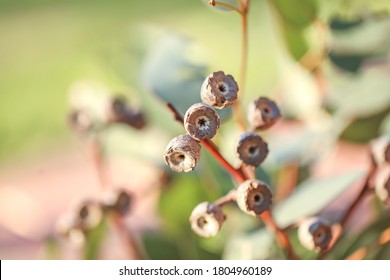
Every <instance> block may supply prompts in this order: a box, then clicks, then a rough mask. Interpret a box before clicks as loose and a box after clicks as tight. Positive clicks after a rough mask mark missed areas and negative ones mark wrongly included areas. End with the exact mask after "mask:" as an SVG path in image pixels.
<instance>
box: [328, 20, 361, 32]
mask: <svg viewBox="0 0 390 280" xmlns="http://www.w3.org/2000/svg"><path fill="white" fill-rule="evenodd" d="M362 23H363V20H362V19H361V18H358V19H343V18H340V17H334V18H332V19H331V20H330V24H329V27H330V28H331V29H332V30H334V31H342V30H348V29H350V28H354V27H357V26H359V25H360V24H362Z"/></svg>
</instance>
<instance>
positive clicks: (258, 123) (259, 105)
mask: <svg viewBox="0 0 390 280" xmlns="http://www.w3.org/2000/svg"><path fill="white" fill-rule="evenodd" d="M247 117H248V122H249V123H250V125H251V127H252V128H253V129H267V128H269V127H271V126H272V125H273V124H274V123H275V122H276V121H277V120H278V119H279V118H280V117H281V114H280V110H279V108H278V106H277V105H276V103H275V102H274V101H271V100H270V99H268V98H266V97H260V98H258V99H256V100H255V101H253V102H251V103H250V104H249V106H248V113H247Z"/></svg>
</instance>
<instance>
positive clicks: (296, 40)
mask: <svg viewBox="0 0 390 280" xmlns="http://www.w3.org/2000/svg"><path fill="white" fill-rule="evenodd" d="M282 28H283V30H282V32H283V35H284V40H285V43H286V46H287V49H288V51H289V52H290V54H291V55H292V56H293V58H294V59H295V60H297V61H298V60H300V59H301V58H302V56H303V55H304V54H305V53H307V51H308V50H309V45H308V43H307V40H306V38H305V34H304V30H303V29H297V28H295V27H293V26H291V25H289V24H284V25H283V26H282Z"/></svg>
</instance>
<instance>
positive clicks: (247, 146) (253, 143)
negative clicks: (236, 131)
mask: <svg viewBox="0 0 390 280" xmlns="http://www.w3.org/2000/svg"><path fill="white" fill-rule="evenodd" d="M237 154H238V157H239V158H240V159H241V160H242V162H243V163H245V164H247V165H251V166H255V167H257V166H259V165H260V164H261V163H262V162H263V161H264V160H265V158H266V157H267V155H268V144H267V143H266V142H265V141H264V140H263V138H261V136H260V135H258V134H256V133H254V132H252V131H248V132H245V133H244V134H242V135H241V137H240V139H239V141H238V144H237Z"/></svg>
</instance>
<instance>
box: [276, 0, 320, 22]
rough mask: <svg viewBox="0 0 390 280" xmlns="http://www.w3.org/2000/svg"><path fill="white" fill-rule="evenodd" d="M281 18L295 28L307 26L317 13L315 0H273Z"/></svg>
mask: <svg viewBox="0 0 390 280" xmlns="http://www.w3.org/2000/svg"><path fill="white" fill-rule="evenodd" d="M272 3H273V4H274V5H275V8H276V9H277V10H278V12H279V13H280V15H281V16H282V18H283V20H284V21H285V22H286V23H287V24H288V25H292V26H293V27H295V28H297V27H298V28H304V27H307V26H308V25H309V24H310V23H311V22H312V21H313V20H314V19H315V18H316V17H317V13H318V3H317V0H288V1H286V0H273V1H272Z"/></svg>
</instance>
